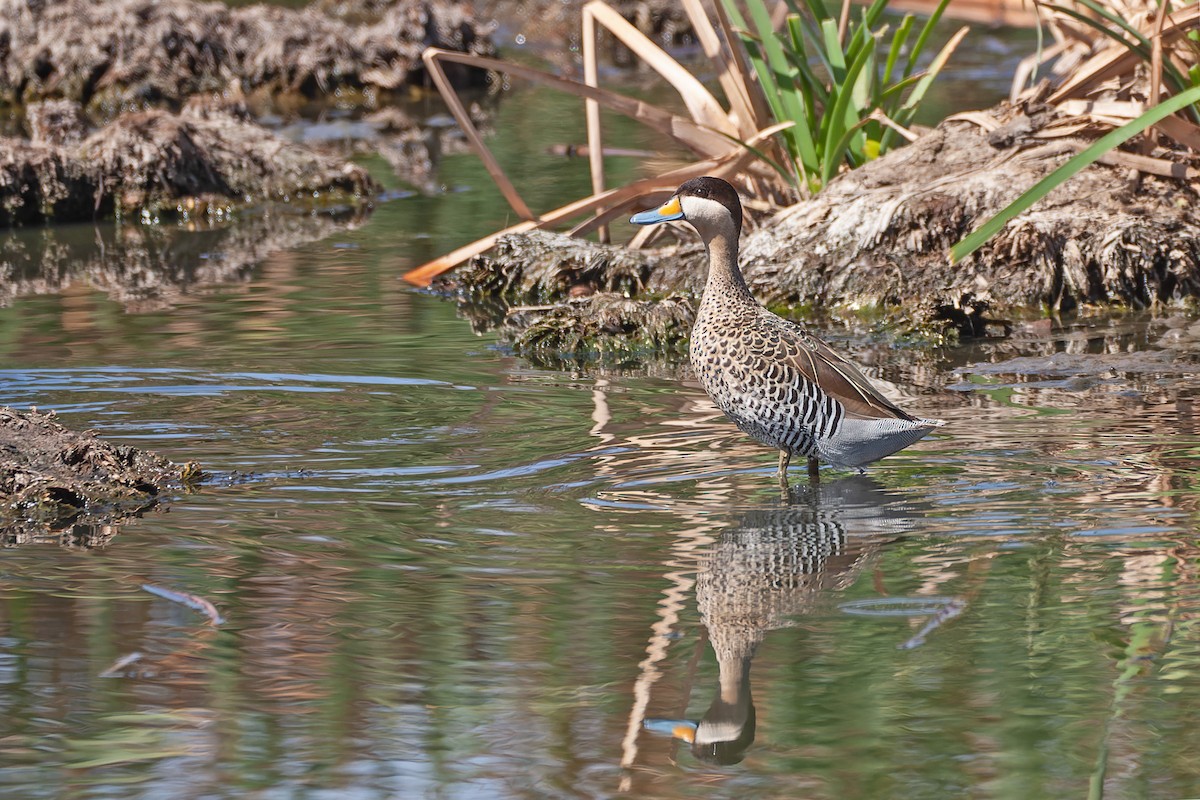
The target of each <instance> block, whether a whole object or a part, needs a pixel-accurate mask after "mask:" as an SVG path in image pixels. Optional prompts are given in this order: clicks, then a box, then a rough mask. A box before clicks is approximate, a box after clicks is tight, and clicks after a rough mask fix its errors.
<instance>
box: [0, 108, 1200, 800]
mask: <svg viewBox="0 0 1200 800" xmlns="http://www.w3.org/2000/svg"><path fill="white" fill-rule="evenodd" d="M538 113H539V114H542V115H543V116H544V111H542V110H539V112H538ZM560 116H561V115H560ZM554 135H555V136H568V135H571V131H558V130H556V131H555V132H554ZM558 169H563V170H566V169H571V170H574V172H575V173H578V174H580V175H582V174H584V172H585V171H586V168H585V167H583V166H582V165H580V164H572V165H570V166H566V165H556V166H555V167H554V170H558ZM445 170H446V172H445V176H446V180H447V182H448V183H449V184H451V185H457V186H461V187H462V188H463V189H464V191H461V192H452V193H450V194H447V195H445V196H443V197H440V198H437V199H433V200H430V199H428V198H419V197H404V198H400V199H396V200H392V201H390V202H388V203H385V204H384V205H382V206H381V207H380V208H379V209H378V210H377V211H376V213H375V214H374V215H373V216H371V217H370V218H369V219H367V220H365V221H361V220H360V221H358V222H356V223H355V226H354V227H351V228H348V229H341V230H339V229H337V228H336V227H335V226H333V225H331V224H327V223H325V222H322V221H319V220H317V221H311V222H310V223H306V224H309V225H311V226H312V227H311V228H310V229H308V232H307V233H304V232H303V231H301V232H300V233H298V234H297V235H296V236H295V237H293V240H292V244H290V245H288V246H287V247H286V248H285V249H282V250H276V251H275V252H270V248H267V249H266V250H265V251H264V252H263V253H262V254H255V255H254V256H253V257H252V258H248V259H246V263H244V264H242V263H241V262H239V261H238V258H239V256H242V255H245V254H246V253H247V252H251V251H250V248H251V247H252V244H253V243H254V242H258V241H261V240H262V234H261V230H263V228H257V227H254V225H253V224H249V225H248V226H247V224H245V223H244V224H243V226H242V227H241V228H239V230H241V231H243V234H242V235H237V234H234V233H230V232H227V231H226V232H222V231H218V232H206V233H187V232H185V231H176V230H174V229H172V230H166V231H164V230H157V229H155V230H146V229H141V228H134V229H116V230H114V228H113V227H112V226H111V225H108V226H100V227H98V228H97V227H93V226H80V227H78V228H55V229H37V230H33V231H23V232H21V233H19V234H17V235H15V236H10V237H7V238H5V239H4V240H3V246H4V252H5V253H6V254H8V255H7V256H6V258H9V259H10V260H11V259H14V258H16V256H15V255H14V254H31V253H32V254H35V255H32V256H28V257H29V258H30V259H31V263H35V262H39V259H43V256H44V254H45V253H52V254H57V255H56V258H57V259H58V260H57V261H55V263H56V264H57V266H56V268H55V271H54V272H53V275H50V276H49V277H47V276H46V275H42V274H40V273H38V272H37V270H36V269H34V268H33V267H32V266H31V267H29V268H28V269H25V270H24V271H23V272H22V273H21V274H22V275H24V276H25V277H26V278H28V281H27V283H26V284H23V286H25V287H26V288H25V289H23V290H22V294H21V296H19V297H16V298H13V299H11V301H10V302H9V303H8V305H7V306H6V307H4V308H0V403H8V404H12V405H16V406H20V407H28V406H31V405H36V406H38V407H40V408H43V409H45V408H53V409H55V410H57V411H58V413H59V414H60V415H61V417H62V419H63V421H64V422H65V423H66V424H68V425H70V426H72V427H75V428H79V429H85V428H91V429H94V430H96V431H97V432H99V433H100V434H101V435H103V436H105V437H106V438H109V439H112V440H114V441H117V442H121V443H129V444H135V445H138V446H143V447H149V448H152V449H155V450H157V451H159V452H161V453H163V454H164V455H167V456H168V457H171V458H173V459H175V460H178V461H186V460H198V461H200V462H201V463H202V465H203V466H204V468H205V469H206V470H208V471H210V472H211V473H213V474H214V476H215V477H214V480H213V481H212V482H210V483H208V484H206V485H205V486H204V487H203V488H202V490H201V491H199V492H198V493H195V494H187V495H181V496H178V497H174V498H172V499H171V500H170V502H169V503H168V504H167V505H166V507H164V508H162V509H160V510H159V511H156V512H153V513H150V514H148V515H146V516H145V517H143V518H141V519H137V520H135V521H133V522H130V523H129V524H125V525H122V526H120V528H119V529H115V530H107V531H73V532H65V533H64V536H63V537H62V542H61V543H56V542H43V543H37V544H30V545H25V546H22V547H17V548H11V549H8V550H5V551H4V552H3V554H2V556H0V559H2V561H0V684H2V685H3V690H2V691H0V712H2V713H0V790H2V791H3V792H4V794H5V795H6V796H12V797H21V798H58V797H72V798H110V797H111V798H118V797H119V798H160V797H172V798H216V797H228V798H244V797H256V798H293V797H295V798H301V797H302V798H333V797H337V798H393V797H397V798H399V797H404V798H407V797H438V798H476V797H479V798H519V797H536V798H544V797H597V798H600V797H613V796H622V795H624V796H633V797H663V798H671V797H729V798H745V797H756V798H758V797H761V798H770V797H780V798H783V797H788V798H792V797H811V798H878V797H904V798H945V797H957V796H969V797H997V798H1030V797H1058V796H1073V797H1077V796H1093V797H1099V796H1107V797H1121V798H1128V797H1133V798H1137V797H1147V798H1179V797H1186V796H1194V795H1196V794H1197V793H1200V766H1198V765H1200V758H1198V756H1200V733H1197V728H1196V726H1195V724H1194V720H1195V718H1196V715H1197V713H1198V712H1200V631H1198V630H1197V627H1196V618H1197V614H1198V613H1200V597H1198V592H1197V573H1198V572H1200V560H1198V556H1200V551H1198V549H1197V542H1196V529H1197V523H1196V507H1197V499H1196V498H1197V491H1198V485H1197V480H1198V477H1200V466H1198V464H1200V462H1198V461H1197V459H1196V454H1197V453H1198V452H1200V433H1198V432H1197V427H1196V422H1195V414H1194V410H1193V403H1192V399H1191V398H1192V397H1193V396H1194V395H1195V391H1196V387H1197V385H1198V379H1197V362H1196V358H1195V355H1194V354H1195V352H1196V350H1197V348H1198V347H1200V345H1198V344H1197V342H1198V341H1200V338H1198V334H1200V331H1193V330H1191V329H1190V328H1189V326H1190V325H1191V324H1192V320H1190V319H1183V318H1169V319H1162V318H1160V319H1153V318H1151V317H1150V316H1130V317H1127V318H1117V319H1105V320H1097V321H1088V320H1076V321H1071V320H1067V321H1065V323H1064V324H1063V325H1062V326H1060V327H1059V328H1057V329H1056V330H1055V332H1054V333H1053V334H1045V333H1025V334H1021V333H1018V334H1017V335H1016V336H1014V337H1013V338H1011V339H1008V340H1004V341H994V342H982V343H976V344H973V345H969V346H963V347H960V348H954V349H949V350H945V351H938V352H933V353H928V352H923V351H917V350H905V349H897V348H895V347H894V346H889V345H887V344H886V340H881V341H882V343H881V342H875V341H869V340H867V339H862V338H855V339H850V338H847V337H846V336H845V334H844V333H842V332H841V331H838V330H832V331H830V332H829V338H830V339H831V340H832V341H833V342H834V344H835V345H836V346H838V347H839V348H842V349H845V350H847V351H848V352H851V353H853V354H854V355H855V356H856V358H858V359H859V360H860V361H861V362H862V363H864V364H865V365H866V368H867V370H868V372H870V374H871V375H872V376H873V377H874V378H876V379H879V380H881V381H885V382H886V383H885V385H886V386H888V387H889V392H890V393H891V394H893V396H895V397H897V398H898V399H901V400H902V401H903V403H904V404H905V405H906V406H908V407H911V408H912V409H913V410H916V411H920V412H921V413H923V414H927V415H931V416H939V417H942V418H944V419H946V420H947V421H948V422H949V425H948V426H947V427H946V428H945V429H944V430H943V431H942V432H939V433H938V434H937V435H935V436H934V437H932V438H930V439H928V440H926V441H924V442H922V443H920V444H918V445H917V446H914V447H913V448H911V449H909V450H906V451H904V452H902V453H900V454H897V455H896V456H894V457H891V458H889V459H886V460H885V461H883V462H881V463H880V464H878V465H876V466H875V467H873V468H872V469H871V470H870V472H869V473H868V474H867V475H865V476H856V475H851V474H848V473H845V472H838V471H834V470H827V471H825V473H824V474H823V476H822V480H821V483H820V485H819V487H811V486H808V485H807V484H806V483H804V481H803V470H802V469H800V470H795V471H794V473H793V475H794V478H795V479H796V481H797V485H796V486H795V487H794V489H793V492H792V493H791V494H790V495H789V496H788V497H786V498H784V497H781V496H780V493H779V491H778V489H777V488H776V486H775V483H774V479H773V471H774V464H775V458H774V455H773V454H772V453H770V452H767V451H766V450H764V449H763V448H761V447H759V446H757V445H754V444H753V443H751V442H748V441H747V440H746V439H745V438H744V437H743V436H742V435H741V434H740V433H738V432H737V431H736V429H734V428H733V426H732V425H730V424H729V423H727V422H725V421H724V420H722V419H721V417H720V415H719V414H718V413H717V412H716V410H715V409H714V407H713V406H712V404H711V403H710V402H709V401H708V400H707V398H705V396H704V395H703V393H702V392H701V391H700V390H699V389H698V387H697V385H696V384H695V383H694V381H693V380H692V379H691V378H690V376H689V375H688V374H687V372H686V370H683V369H681V368H679V367H678V366H677V365H670V364H650V365H646V366H645V367H644V368H642V369H638V370H627V371H610V370H603V369H599V368H587V369H580V370H578V371H577V372H575V373H571V372H563V371H548V370H543V369H538V368H535V367H533V366H531V365H530V364H529V363H528V362H526V361H524V360H522V359H520V358H516V357H513V356H511V355H510V354H508V353H506V352H505V351H504V350H503V349H501V348H498V347H496V346H495V343H494V341H493V340H492V339H490V338H488V337H486V336H484V337H477V336H475V335H473V334H472V333H471V332H470V330H469V328H468V326H467V324H466V323H465V322H463V321H462V320H459V319H457V318H456V317H455V314H454V310H453V308H452V307H451V306H450V305H449V304H448V303H446V302H444V301H441V300H438V299H436V298H432V297H429V296H426V295H422V294H419V293H414V292H412V291H410V290H409V289H407V288H405V287H404V285H403V284H402V283H401V282H400V281H399V280H398V275H399V273H400V272H402V271H403V270H404V269H406V268H408V267H411V266H414V265H415V264H416V263H418V262H419V261H421V260H422V259H423V258H425V257H427V256H429V255H432V254H433V252H436V251H438V250H440V249H444V245H445V243H446V242H447V241H450V240H452V239H454V237H455V236H459V237H467V238H469V236H467V234H468V233H474V232H475V229H477V228H483V231H486V230H488V229H489V227H490V226H492V225H494V224H495V223H496V221H497V220H496V216H497V215H500V216H502V210H501V211H497V209H496V208H494V207H493V206H491V205H489V204H488V203H486V202H485V201H484V200H485V199H486V197H489V196H491V195H489V192H490V190H486V189H484V188H481V182H482V178H481V176H480V175H479V173H478V169H477V168H474V167H472V166H471V162H469V161H468V160H467V159H465V158H464V159H449V160H448V162H447V164H446V166H445ZM472 170H474V171H472ZM554 180H556V178H555V177H554V173H553V172H552V173H551V174H550V175H549V176H546V177H545V178H544V181H545V182H543V183H542V184H540V185H541V186H542V188H543V189H545V190H546V191H547V192H549V189H548V188H547V185H548V183H549V184H552V183H553V181H554ZM547 182H548V183H547ZM500 221H501V222H502V221H503V220H502V219H501V220H500ZM458 222H461V225H458V224H457V223H458ZM293 224H298V223H295V220H290V221H286V222H285V221H284V220H275V219H268V220H267V222H266V224H265V229H269V230H271V231H278V229H279V228H280V227H281V226H283V227H286V226H291V225H293ZM463 227H466V228H469V229H470V230H469V231H466V230H462V229H461V228H463ZM483 231H480V232H483ZM134 255H136V256H137V258H136V259H134ZM21 257H22V258H24V257H26V255H22V256H21ZM131 264H136V266H137V267H138V269H142V270H144V274H142V273H139V275H141V278H140V279H139V281H140V282H138V284H137V285H138V287H139V288H138V289H137V291H133V292H129V291H126V290H117V289H113V288H111V287H110V286H109V285H108V284H107V283H106V278H105V276H106V275H108V274H111V271H112V270H114V269H117V268H119V267H126V268H129V269H132V268H133V267H132V266H131ZM155 264H157V265H158V270H159V271H158V272H156V271H155V269H154V265H155ZM164 268H169V269H166V271H167V272H171V271H172V270H174V271H175V272H180V271H182V274H183V276H184V277H183V278H182V279H180V280H179V281H178V282H177V283H168V284H166V285H164V284H162V283H161V282H156V279H155V276H156V275H161V274H163V270H164ZM106 270H108V272H106ZM64 275H66V276H68V277H69V279H67V280H58V279H60V278H62V276H64ZM177 277H178V276H177ZM50 278H54V280H50ZM39 280H45V281H47V282H46V283H45V284H44V285H43V288H41V289H39V288H38V285H37V281H39ZM56 281H57V282H56ZM1014 359H1020V360H1014ZM89 537H91V538H96V537H98V538H100V539H102V540H105V541H107V544H106V545H105V546H103V547H95V548H90V549H89V548H85V547H81V546H79V542H81V541H87V540H89ZM163 590H167V592H166V594H167V596H166V597H164V596H163ZM171 592H174V593H186V594H189V595H194V596H196V597H200V598H204V599H206V600H207V601H209V602H211V603H212V604H213V605H214V606H215V608H216V610H217V611H218V612H219V614H220V615H221V617H223V621H222V622H221V623H220V624H213V622H212V620H210V618H209V617H208V616H207V615H205V614H204V613H202V611H199V610H196V609H195V608H193V607H190V606H189V605H187V604H186V603H180V602H175V601H174V600H172V599H170V598H171V594H170V593H171ZM689 722H690V723H693V725H694V724H698V727H696V729H695V732H694V733H692V734H691V735H692V736H693V737H694V738H697V739H698V740H711V739H712V738H713V737H714V736H723V737H725V739H726V740H729V741H732V742H733V743H732V744H726V745H712V744H710V745H708V746H707V747H701V748H697V750H699V751H700V752H699V754H697V752H694V751H693V748H692V747H691V746H689V745H688V744H686V743H684V742H682V741H680V740H677V739H674V738H672V736H671V733H672V731H680V732H686V731H687V730H688V729H689V728H691V727H693V725H689V724H687V723H689ZM722 762H733V763H722Z"/></svg>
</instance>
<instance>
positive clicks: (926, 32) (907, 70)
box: [904, 0, 950, 78]
mask: <svg viewBox="0 0 1200 800" xmlns="http://www.w3.org/2000/svg"><path fill="white" fill-rule="evenodd" d="M948 5H950V0H942V2H940V3H938V5H937V8H935V9H934V10H933V13H932V14H930V15H929V19H927V20H925V24H924V25H923V26H922V27H921V32H920V33H919V34H918V35H917V41H916V42H914V43H913V48H912V50H911V51H910V52H909V54H908V61H907V62H905V64H904V77H906V78H907V77H908V76H909V75H912V73H913V70H914V69H916V67H917V59H918V58H920V57H921V53H923V52H925V43H926V42H928V41H929V37H930V35H931V34H932V33H933V28H934V26H936V25H937V24H938V20H940V19H941V18H942V12H943V11H945V10H946V6H948Z"/></svg>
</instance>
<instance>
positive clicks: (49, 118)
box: [0, 101, 380, 226]
mask: <svg viewBox="0 0 1200 800" xmlns="http://www.w3.org/2000/svg"><path fill="white" fill-rule="evenodd" d="M47 105H48V106H49V107H48V108H39V109H38V113H37V114H35V115H34V116H33V117H31V119H34V120H37V122H36V123H35V124H34V125H32V126H31V127H32V129H33V131H34V137H35V138H33V139H31V140H29V141H25V140H22V139H13V138H0V226H12V225H21V224H29V223H37V222H43V221H50V220H53V221H57V222H69V221H77V220H90V219H95V218H97V217H103V216H110V215H113V214H118V215H125V216H133V217H134V218H135V219H138V220H139V221H154V220H158V219H160V218H162V217H167V218H181V219H187V218H189V217H193V216H200V217H203V216H208V215H214V216H218V217H219V216H222V215H224V214H226V213H227V212H229V211H232V210H235V209H237V208H243V207H246V206H248V205H257V204H261V203H264V202H270V201H274V202H286V203H297V204H301V205H303V206H305V207H330V206H340V205H345V204H362V203H367V202H369V201H370V200H371V198H372V197H373V196H374V195H375V194H376V193H377V192H378V191H379V189H380V187H379V185H378V184H377V183H376V181H375V180H374V179H373V178H372V177H371V176H370V175H369V174H368V173H367V171H366V170H364V169H363V168H362V167H359V166H357V165H355V164H352V163H349V162H347V161H345V160H343V159H340V158H337V157H335V156H327V155H322V154H320V153H317V152H315V151H313V150H311V149H309V148H307V147H304V146H302V145H298V144H294V143H292V142H288V141H286V140H284V139H282V138H280V137H278V136H276V135H275V134H273V133H271V132H269V131H267V130H265V129H264V128H262V127H261V126H259V125H256V124H254V123H252V122H250V121H248V120H246V119H243V118H240V117H238V116H235V115H234V114H232V113H229V112H227V111H224V110H220V109H211V108H204V107H198V108H189V109H185V111H184V112H182V113H180V114H175V113H171V112H167V111H161V110H149V111H138V112H128V113H125V114H122V115H121V116H119V117H117V118H116V119H115V120H113V121H112V122H111V123H109V124H108V125H105V126H104V127H103V128H101V129H100V130H97V131H95V132H88V130H87V128H86V126H85V123H84V122H83V119H82V114H81V113H80V112H79V110H78V107H77V106H75V105H74V104H72V103H70V102H69V101H59V102H55V103H51V104H47Z"/></svg>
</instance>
